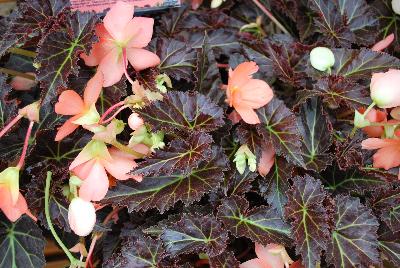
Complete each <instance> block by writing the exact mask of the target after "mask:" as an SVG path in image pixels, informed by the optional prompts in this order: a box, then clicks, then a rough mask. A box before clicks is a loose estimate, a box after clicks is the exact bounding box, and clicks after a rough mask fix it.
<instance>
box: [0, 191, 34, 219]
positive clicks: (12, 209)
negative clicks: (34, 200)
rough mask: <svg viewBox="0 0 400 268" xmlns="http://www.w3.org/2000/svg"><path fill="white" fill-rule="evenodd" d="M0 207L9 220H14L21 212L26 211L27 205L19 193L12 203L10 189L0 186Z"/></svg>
mask: <svg viewBox="0 0 400 268" xmlns="http://www.w3.org/2000/svg"><path fill="white" fill-rule="evenodd" d="M0 209H1V210H2V211H3V213H4V215H6V217H7V218H8V219H9V220H10V221H12V222H15V221H16V220H18V219H19V217H21V215H22V214H25V213H27V212H28V205H27V204H26V200H25V198H24V197H23V195H22V194H21V193H19V195H18V199H17V202H16V203H15V204H14V205H13V203H12V198H11V193H10V191H8V190H7V188H6V187H0Z"/></svg>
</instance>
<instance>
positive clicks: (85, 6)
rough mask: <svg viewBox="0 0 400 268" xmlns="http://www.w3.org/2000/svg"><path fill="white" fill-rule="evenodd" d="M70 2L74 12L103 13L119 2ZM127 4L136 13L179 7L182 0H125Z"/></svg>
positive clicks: (90, 0)
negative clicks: (130, 5) (131, 6)
mask: <svg viewBox="0 0 400 268" xmlns="http://www.w3.org/2000/svg"><path fill="white" fill-rule="evenodd" d="M70 2H71V7H72V9H73V10H79V11H82V12H85V11H95V12H97V13H102V12H103V11H104V10H106V9H108V8H111V7H112V6H113V5H114V4H115V2H117V0H70ZM125 2H127V3H132V4H134V5H135V8H136V9H135V13H136V12H138V11H139V12H148V11H155V10H160V9H165V8H169V7H177V6H180V4H181V3H180V2H181V1H180V0H125Z"/></svg>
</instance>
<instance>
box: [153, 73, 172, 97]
mask: <svg viewBox="0 0 400 268" xmlns="http://www.w3.org/2000/svg"><path fill="white" fill-rule="evenodd" d="M164 84H165V85H166V86H165V85H164ZM156 87H157V89H158V90H159V91H160V92H162V93H167V87H169V88H172V81H171V78H169V76H168V75H166V74H159V75H157V77H156Z"/></svg>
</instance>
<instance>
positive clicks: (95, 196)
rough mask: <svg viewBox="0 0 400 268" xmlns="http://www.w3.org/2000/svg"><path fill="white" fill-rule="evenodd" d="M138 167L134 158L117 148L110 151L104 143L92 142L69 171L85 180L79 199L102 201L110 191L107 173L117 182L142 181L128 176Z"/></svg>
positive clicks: (139, 178)
mask: <svg viewBox="0 0 400 268" xmlns="http://www.w3.org/2000/svg"><path fill="white" fill-rule="evenodd" d="M136 166H137V164H136V163H135V161H134V156H132V155H130V154H128V153H125V152H122V151H120V150H118V149H116V148H110V149H108V148H107V146H106V145H105V143H104V142H102V141H98V140H92V141H90V142H89V143H88V144H87V145H86V146H85V147H84V148H83V150H82V151H81V152H80V153H79V154H78V156H77V157H76V158H75V160H74V161H73V162H72V163H71V165H70V167H69V170H71V171H72V172H73V173H74V174H75V175H76V176H78V177H79V178H80V179H82V180H83V182H82V184H81V186H80V188H79V197H81V198H82V199H84V200H86V201H100V200H101V199H103V198H104V196H105V195H106V194H107V191H108V186H109V181H108V176H107V173H106V171H107V172H108V173H109V174H110V175H112V176H113V177H114V178H116V179H117V180H127V179H130V178H132V179H135V180H136V181H141V179H142V177H141V176H134V175H129V174H127V173H128V172H129V171H131V170H132V169H134V168H135V167H136Z"/></svg>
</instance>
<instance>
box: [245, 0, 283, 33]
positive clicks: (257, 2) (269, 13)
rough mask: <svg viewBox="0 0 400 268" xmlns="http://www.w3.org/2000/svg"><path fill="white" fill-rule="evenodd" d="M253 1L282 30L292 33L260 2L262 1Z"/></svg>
mask: <svg viewBox="0 0 400 268" xmlns="http://www.w3.org/2000/svg"><path fill="white" fill-rule="evenodd" d="M253 3H254V4H256V6H257V7H258V8H259V9H261V11H262V12H264V14H265V15H267V16H268V18H269V19H270V20H272V22H274V23H275V24H276V26H278V28H279V29H281V30H282V32H284V33H285V34H288V35H290V33H289V31H288V30H286V28H285V27H284V26H283V25H282V24H281V23H280V22H279V21H278V20H277V19H276V18H275V17H274V15H273V14H272V13H271V12H270V11H269V10H268V9H267V8H266V7H265V6H263V4H261V3H260V1H258V0H253Z"/></svg>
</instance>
